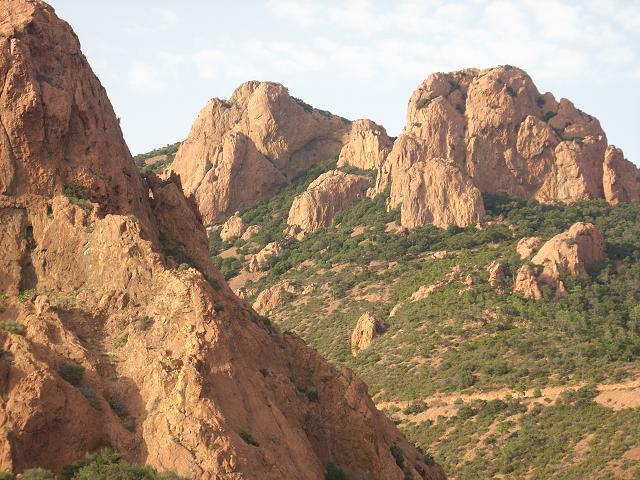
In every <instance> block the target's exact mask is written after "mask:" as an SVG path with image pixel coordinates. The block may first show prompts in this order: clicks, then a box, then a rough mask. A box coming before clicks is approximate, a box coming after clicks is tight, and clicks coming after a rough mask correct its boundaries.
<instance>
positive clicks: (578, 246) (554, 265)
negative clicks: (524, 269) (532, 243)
mask: <svg viewBox="0 0 640 480" xmlns="http://www.w3.org/2000/svg"><path fill="white" fill-rule="evenodd" d="M605 258H606V254H605V246H604V239H603V238H602V234H601V233H600V232H599V231H598V229H597V228H596V227H595V226H594V225H593V224H591V223H583V222H578V223H575V224H573V225H572V226H571V228H570V229H569V230H567V231H566V232H562V233H560V234H558V235H556V236H555V237H553V238H551V239H550V240H548V241H547V242H546V243H545V244H544V245H543V246H542V248H540V250H539V251H538V253H536V254H535V255H534V257H533V258H532V259H531V262H532V263H534V264H535V265H541V266H543V267H544V270H543V272H542V274H541V276H540V279H541V280H543V281H546V279H552V278H553V279H558V275H559V274H565V275H572V276H575V275H585V274H586V273H587V268H588V267H590V266H591V265H593V264H595V263H598V262H601V261H603V260H604V259H605ZM554 281H555V280H554Z"/></svg>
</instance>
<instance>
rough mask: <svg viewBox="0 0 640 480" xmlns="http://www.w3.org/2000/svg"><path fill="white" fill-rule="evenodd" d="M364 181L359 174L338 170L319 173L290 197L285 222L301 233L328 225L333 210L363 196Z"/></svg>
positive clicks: (333, 212)
mask: <svg viewBox="0 0 640 480" xmlns="http://www.w3.org/2000/svg"><path fill="white" fill-rule="evenodd" d="M368 184H369V179H368V178H367V177H364V176H362V175H353V174H350V173H345V172H341V171H340V170H330V171H328V172H326V173H323V174H322V175H320V176H319V177H318V178H316V179H315V180H314V181H313V182H311V184H309V187H308V188H307V190H306V191H305V192H303V193H302V194H300V195H298V196H297V197H296V198H295V199H294V200H293V204H292V205H291V209H290V210H289V217H288V218H287V224H288V225H291V226H293V227H298V229H299V230H300V231H301V232H302V233H309V232H315V231H316V230H318V229H319V228H322V227H328V226H330V225H331V223H332V222H333V219H334V217H335V216H336V214H337V213H339V212H341V211H342V210H345V209H346V208H349V207H350V206H351V205H352V204H353V203H354V202H355V201H356V200H358V199H359V198H362V197H363V196H364V191H365V189H366V186H367V185H368Z"/></svg>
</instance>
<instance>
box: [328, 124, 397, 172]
mask: <svg viewBox="0 0 640 480" xmlns="http://www.w3.org/2000/svg"><path fill="white" fill-rule="evenodd" d="M392 146H393V141H392V140H391V139H390V138H389V137H388V136H387V131H386V130H385V129H384V127H382V126H380V125H377V124H376V123H374V122H372V121H371V120H356V121H354V122H353V123H352V124H351V133H350V134H349V140H348V142H347V143H346V144H345V145H344V147H342V150H340V158H339V159H338V167H343V166H350V167H355V168H360V169H362V170H375V169H376V168H379V167H380V166H381V165H382V164H383V163H384V160H385V158H386V157H387V155H388V154H389V152H390V151H391V147H392Z"/></svg>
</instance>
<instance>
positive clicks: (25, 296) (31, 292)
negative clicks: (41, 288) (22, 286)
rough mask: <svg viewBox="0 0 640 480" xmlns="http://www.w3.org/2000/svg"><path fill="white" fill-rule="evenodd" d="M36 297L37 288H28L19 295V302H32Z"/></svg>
mask: <svg viewBox="0 0 640 480" xmlns="http://www.w3.org/2000/svg"><path fill="white" fill-rule="evenodd" d="M35 297H36V289H35V288H27V289H26V290H20V292H19V293H18V300H19V301H20V302H22V303H24V302H31V301H32V300H33V299H34V298H35Z"/></svg>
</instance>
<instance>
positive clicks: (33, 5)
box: [0, 0, 445, 480]
mask: <svg viewBox="0 0 640 480" xmlns="http://www.w3.org/2000/svg"><path fill="white" fill-rule="evenodd" d="M0 49H1V51H2V55H1V56H0V79H1V82H0V84H1V85H2V91H1V92H0V118H1V123H2V132H0V134H1V135H0V138H1V141H2V145H1V146H0V219H1V220H0V252H1V256H0V270H1V271H2V272H3V274H2V275H1V276H0V294H1V295H0V391H1V394H2V396H1V403H0V470H5V471H7V470H8V471H14V472H22V471H23V470H25V469H29V468H32V467H44V468H47V469H50V470H53V471H56V472H58V471H60V470H61V469H62V468H63V466H65V465H68V464H70V463H72V462H76V461H79V460H82V459H83V458H84V456H85V454H87V453H90V452H93V451H96V450H98V449H100V448H103V447H109V448H111V449H113V450H117V451H120V452H122V454H123V455H124V456H125V457H126V459H127V460H128V461H130V462H134V463H146V464H149V465H151V466H153V467H155V468H156V469H158V470H160V471H169V470H171V471H175V472H176V473H177V474H178V475H180V476H183V477H188V478H194V479H199V478H202V479H209V478H211V479H214V478H215V479H218V478H219V479H222V478H224V479H250V478H251V479H253V478H261V479H281V478H299V479H314V480H315V479H322V478H325V475H334V476H335V475H337V477H335V478H346V477H347V476H348V478H380V479H383V478H384V479H398V480H401V479H406V478H413V479H417V478H421V479H441V478H445V475H444V473H443V471H442V469H441V468H440V467H439V466H437V465H436V464H434V462H433V460H432V459H431V457H430V456H428V455H427V454H424V453H421V452H419V451H418V450H417V449H416V448H414V447H413V446H411V445H410V444H409V443H408V442H407V440H406V439H405V438H404V436H403V435H402V434H401V433H400V432H399V431H398V430H397V429H396V428H395V426H394V425H393V423H392V422H391V420H389V419H387V418H386V417H385V416H384V415H383V414H382V413H380V412H379V411H378V410H376V408H375V406H374V404H373V402H372V400H371V399H370V398H369V396H368V394H367V387H366V386H365V384H364V383H363V382H362V381H361V380H360V379H359V378H358V377H357V376H355V375H354V374H353V373H352V372H351V370H349V369H347V368H342V367H333V366H330V365H329V364H328V363H327V362H326V361H325V360H323V358H322V357H321V356H320V354H318V353H317V352H316V351H314V350H313V349H310V348H308V347H306V346H305V343H304V341H303V340H302V339H300V338H299V337H298V336H297V335H295V334H292V333H284V334H281V333H279V332H278V331H277V329H275V328H274V327H273V326H272V325H271V324H270V322H269V321H268V320H266V319H265V318H262V317H260V316H259V315H258V314H256V313H255V312H254V311H253V310H252V309H251V308H250V307H249V306H248V305H247V304H246V303H244V302H243V301H241V300H240V299H238V298H237V297H236V296H235V295H234V294H233V292H232V291H231V290H230V289H229V287H228V286H227V285H226V283H225V281H224V279H223V278H222V276H221V275H220V274H219V272H218V271H217V269H216V268H215V267H214V266H213V264H212V262H211V259H210V255H209V250H208V246H207V239H206V233H205V229H204V227H203V226H202V219H201V217H200V214H199V212H198V211H197V209H196V204H195V202H194V201H193V200H192V198H186V197H185V196H184V195H183V189H184V191H186V192H187V193H188V194H195V199H196V201H198V202H199V203H198V205H199V208H200V210H201V212H202V214H203V215H204V216H205V218H206V219H207V221H211V220H213V219H216V218H219V215H222V214H223V213H225V214H226V213H228V214H231V213H233V212H234V211H235V210H237V209H238V208H241V207H243V206H246V205H248V204H249V203H250V202H253V201H255V200H256V199H259V198H264V196H266V195H269V194H272V193H273V191H274V189H276V188H277V187H278V186H279V185H282V184H283V183H285V182H286V181H287V180H288V178H289V176H290V175H294V174H295V172H296V171H300V170H303V169H305V168H306V167H308V166H309V165H310V164H311V163H313V162H314V161H315V160H314V158H315V157H320V158H325V157H327V156H330V155H333V154H337V152H338V151H339V150H340V147H341V146H342V138H343V136H344V135H346V134H347V133H348V130H349V124H348V122H346V121H344V120H342V119H340V118H337V117H333V116H331V115H327V114H325V113H322V112H319V111H317V110H313V109H309V108H307V107H306V106H305V105H304V104H301V103H299V102H297V101H295V100H293V99H292V98H291V97H289V96H288V94H287V93H286V90H285V89H284V88H283V87H281V86H279V85H276V84H266V83H257V82H250V83H247V84H245V85H243V86H242V87H240V88H239V89H238V90H237V91H236V92H235V94H234V96H233V97H232V98H231V99H230V100H229V102H223V101H220V100H213V101H212V102H211V103H210V104H209V105H208V106H207V107H206V108H205V110H204V111H203V114H202V115H201V117H200V118H199V120H198V122H197V123H196V125H195V126H194V129H193V131H192V133H191V135H190V137H189V138H188V139H187V140H186V141H185V142H184V143H183V144H182V146H181V147H180V149H179V151H178V153H177V155H176V159H175V162H174V164H173V165H172V168H171V170H170V171H169V172H168V173H167V174H166V177H165V178H164V179H160V178H158V177H157V176H156V175H155V174H153V173H148V174H147V175H145V176H144V177H143V176H141V175H140V174H139V172H138V170H137V168H136V166H135V164H134V162H133V159H132V157H131V155H130V153H129V151H128V148H127V146H126V144H125V143H124V141H123V139H122V133H121V131H120V127H119V125H118V121H117V119H116V117H115V115H114V113H113V109H112V107H111V104H110V102H109V100H108V98H107V95H106V92H105V90H104V88H103V87H102V86H101V84H100V82H99V81H98V79H97V78H96V76H95V75H94V74H93V72H92V71H91V69H90V67H89V65H88V63H87V61H86V58H85V57H84V56H83V55H82V53H81V51H80V44H79V41H78V39H77V37H76V36H75V34H74V33H73V31H72V30H71V28H70V27H69V25H68V24H66V23H65V22H64V21H62V20H60V19H59V18H58V17H57V16H56V14H55V12H54V11H53V9H52V8H50V7H49V6H47V5H46V4H45V3H43V2H41V1H39V0H3V2H2V9H0ZM265 105H270V106H272V107H273V108H271V107H270V108H266V107H265ZM267 112H272V113H274V115H264V114H265V113H267ZM236 122H237V127H232V126H231V125H235V124H236ZM210 127H212V128H213V127H215V128H218V130H217V132H218V135H217V136H208V138H210V139H211V143H206V142H196V141H195V139H197V138H199V135H200V134H201V132H204V131H205V130H207V129H208V128H210ZM292 131H293V132H295V135H292V136H291V138H289V133H290V132H292ZM266 138H269V139H274V138H275V139H278V138H280V139H282V141H277V140H276V141H274V142H273V143H268V142H266V143H265V142H264V140H265V139H266ZM293 139H295V141H294V140H293ZM302 152H304V155H303V154H302ZM192 156H193V157H197V160H198V162H200V163H197V164H193V165H185V163H188V162H186V160H187V157H189V158H191V157H192ZM285 172H286V174H285ZM176 173H178V174H180V177H178V175H176ZM256 174H260V175H261V178H263V179H264V183H263V184H262V185H258V187H257V190H256V191H252V192H248V193H247V195H246V196H238V195H236V193H235V192H236V191H237V189H236V188H235V187H236V186H237V182H240V183H242V182H243V181H244V180H245V179H247V178H252V177H253V176H254V175H256ZM214 177H215V178H214ZM204 200H207V201H206V202H205V201H204ZM248 225H255V223H251V222H248ZM228 230H229V229H228ZM254 231H255V230H254ZM218 233H219V231H218ZM259 233H260V232H258V233H254V235H253V236H254V237H255V236H256V235H258V234H259ZM229 238H237V237H233V236H232V237H229ZM145 478H146V477H145Z"/></svg>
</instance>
